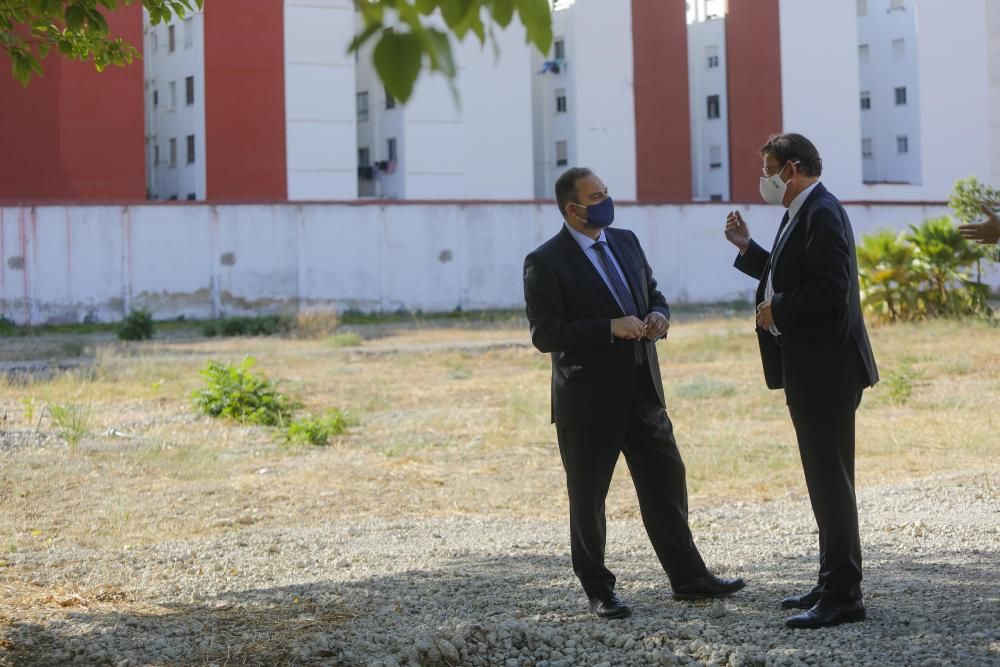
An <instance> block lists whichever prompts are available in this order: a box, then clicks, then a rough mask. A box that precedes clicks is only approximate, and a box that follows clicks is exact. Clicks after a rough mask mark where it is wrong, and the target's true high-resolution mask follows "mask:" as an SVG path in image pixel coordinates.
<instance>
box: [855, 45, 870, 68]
mask: <svg viewBox="0 0 1000 667" xmlns="http://www.w3.org/2000/svg"><path fill="white" fill-rule="evenodd" d="M868 55H869V49H868V45H867V44H859V45H858V63H860V64H862V65H867V64H868Z"/></svg>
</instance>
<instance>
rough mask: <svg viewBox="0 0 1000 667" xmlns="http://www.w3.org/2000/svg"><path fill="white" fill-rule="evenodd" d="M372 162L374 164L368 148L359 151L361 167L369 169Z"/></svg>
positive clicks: (359, 164)
mask: <svg viewBox="0 0 1000 667" xmlns="http://www.w3.org/2000/svg"><path fill="white" fill-rule="evenodd" d="M371 162H372V158H371V152H370V151H369V150H368V147H367V146H365V147H364V148H359V149H358V166H359V167H367V166H368V165H370V164H371Z"/></svg>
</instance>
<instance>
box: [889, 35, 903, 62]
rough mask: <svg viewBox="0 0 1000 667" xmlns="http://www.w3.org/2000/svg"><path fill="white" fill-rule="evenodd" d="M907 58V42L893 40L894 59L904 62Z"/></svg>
mask: <svg viewBox="0 0 1000 667" xmlns="http://www.w3.org/2000/svg"><path fill="white" fill-rule="evenodd" d="M905 57H906V40H905V39H894V40H892V59H893V60H902V59H903V58H905Z"/></svg>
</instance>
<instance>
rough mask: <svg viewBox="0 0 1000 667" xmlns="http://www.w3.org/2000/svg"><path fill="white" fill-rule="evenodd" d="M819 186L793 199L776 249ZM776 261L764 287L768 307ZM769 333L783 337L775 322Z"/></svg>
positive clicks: (811, 186)
mask: <svg viewBox="0 0 1000 667" xmlns="http://www.w3.org/2000/svg"><path fill="white" fill-rule="evenodd" d="M817 185H819V181H816V182H815V183H813V184H812V185H810V186H809V187H808V188H806V189H805V190H803V191H802V192H800V193H799V194H797V195H795V199H793V200H792V201H791V203H790V204H788V222H787V223H786V224H785V227H784V229H782V230H781V236H779V237H778V238H777V239H776V240H775V242H774V247H775V249H777V248H778V246H779V245H780V244H781V239H782V238H784V237H785V236H786V235H787V234H788V230H790V229H791V228H792V223H793V222H794V221H795V218H796V217H797V216H798V214H799V211H801V210H802V204H804V203H805V202H806V199H808V198H809V193H810V192H812V191H813V190H814V189H815V188H816V186H817ZM776 259H777V257H774V256H773V255H772V256H771V262H770V264H769V265H768V269H767V284H766V285H765V286H764V303H766V304H768V305H770V304H771V299H772V298H773V297H774V284H773V282H772V281H771V274H772V273H773V272H774V271H773V269H774V262H775V260H776ZM772 315H773V312H772ZM769 331H770V332H771V333H772V334H773V335H775V336H780V335H781V332H780V331H778V326H777V325H776V324H774V322H773V321H772V322H771V328H770V329H769Z"/></svg>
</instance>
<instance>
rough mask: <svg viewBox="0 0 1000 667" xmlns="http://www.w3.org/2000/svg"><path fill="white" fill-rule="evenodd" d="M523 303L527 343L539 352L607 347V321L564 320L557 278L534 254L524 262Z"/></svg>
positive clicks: (610, 340) (563, 303) (605, 319)
mask: <svg viewBox="0 0 1000 667" xmlns="http://www.w3.org/2000/svg"><path fill="white" fill-rule="evenodd" d="M524 303H525V313H526V314H527V316H528V323H529V324H530V325H531V342H532V343H533V344H534V346H535V347H536V348H538V350H539V351H540V352H571V351H582V350H596V349H602V348H607V347H611V345H612V342H613V340H614V338H613V337H612V336H611V320H610V319H607V318H601V319H588V320H575V321H572V322H571V321H568V320H567V319H566V301H565V295H564V294H563V290H562V287H561V285H560V284H559V279H558V278H557V276H556V274H555V272H554V271H553V270H552V268H551V267H550V266H548V265H547V264H546V263H545V260H544V259H543V258H542V257H540V256H539V255H538V254H537V253H531V254H530V255H528V256H527V257H525V259H524Z"/></svg>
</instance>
